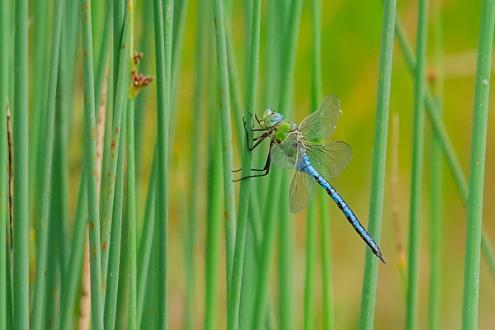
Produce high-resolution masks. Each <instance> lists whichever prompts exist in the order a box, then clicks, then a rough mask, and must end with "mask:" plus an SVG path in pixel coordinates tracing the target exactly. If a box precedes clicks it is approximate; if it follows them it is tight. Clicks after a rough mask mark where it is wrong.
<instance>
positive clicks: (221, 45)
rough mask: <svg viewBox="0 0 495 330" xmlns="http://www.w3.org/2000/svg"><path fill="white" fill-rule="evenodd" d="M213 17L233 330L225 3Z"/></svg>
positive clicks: (229, 314) (232, 205) (229, 313)
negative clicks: (218, 83) (217, 70)
mask: <svg viewBox="0 0 495 330" xmlns="http://www.w3.org/2000/svg"><path fill="white" fill-rule="evenodd" d="M213 15H214V22H215V40H216V50H217V65H218V68H219V82H220V95H221V100H220V103H221V116H220V118H219V119H220V123H221V132H222V151H223V152H222V159H223V174H224V175H223V186H224V187H223V189H224V215H225V219H224V222H225V245H226V258H227V297H228V298H229V299H228V301H227V305H228V309H227V328H229V329H232V326H233V325H234V321H235V320H234V319H235V318H236V317H235V315H233V314H232V313H233V312H235V311H236V310H237V306H232V302H231V301H230V298H232V297H233V296H232V294H231V290H232V283H231V282H232V279H233V277H232V270H233V267H232V265H233V258H234V240H235V225H236V216H235V195H234V194H235V191H234V185H233V182H232V164H233V160H232V159H233V152H232V128H231V125H230V123H231V119H230V117H231V108H230V89H229V76H228V70H229V69H228V58H227V45H226V32H225V17H224V7H223V1H222V0H215V1H214V3H213Z"/></svg>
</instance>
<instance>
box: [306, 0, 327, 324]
mask: <svg viewBox="0 0 495 330" xmlns="http://www.w3.org/2000/svg"><path fill="white" fill-rule="evenodd" d="M320 12H321V2H320V0H313V1H311V15H312V18H313V19H312V25H311V28H312V38H313V48H312V52H311V55H312V62H311V87H312V88H311V111H314V110H315V109H317V107H318V104H319V102H320V100H321V94H322V92H321V89H322V87H321V14H320ZM317 201H318V202H319V201H320V199H319V198H318V199H317ZM318 206H319V205H318V204H317V203H312V204H310V205H309V207H308V213H307V217H306V274H305V284H304V329H306V330H310V329H314V312H313V310H314V303H313V302H314V295H313V294H314V267H315V258H316V241H317V236H316V223H317V209H318ZM325 280H327V279H325Z"/></svg>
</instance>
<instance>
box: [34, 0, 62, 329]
mask: <svg viewBox="0 0 495 330" xmlns="http://www.w3.org/2000/svg"><path fill="white" fill-rule="evenodd" d="M64 4H65V0H58V1H57V2H56V9H55V10H56V12H55V24H54V28H53V44H52V57H51V61H50V62H51V63H50V70H49V76H48V96H47V106H46V110H45V111H46V118H45V123H46V126H45V127H44V129H43V130H44V133H45V136H44V139H43V140H44V148H45V149H44V150H43V152H42V154H40V160H41V161H42V164H41V168H42V169H43V175H42V178H41V181H40V183H41V198H40V206H39V208H38V210H40V218H39V223H38V231H39V232H38V235H37V238H38V255H37V259H36V282H35V286H34V303H33V311H32V313H33V318H32V327H33V329H41V328H43V327H44V315H43V313H44V311H43V308H44V305H45V301H46V299H45V295H46V283H47V275H46V274H47V268H48V236H49V232H50V231H49V228H50V217H49V215H50V199H51V196H50V193H51V186H52V169H53V167H52V166H53V147H54V136H55V105H56V97H57V80H58V69H59V57H60V41H61V35H62V17H63V16H62V14H63V10H64ZM40 151H41V150H40Z"/></svg>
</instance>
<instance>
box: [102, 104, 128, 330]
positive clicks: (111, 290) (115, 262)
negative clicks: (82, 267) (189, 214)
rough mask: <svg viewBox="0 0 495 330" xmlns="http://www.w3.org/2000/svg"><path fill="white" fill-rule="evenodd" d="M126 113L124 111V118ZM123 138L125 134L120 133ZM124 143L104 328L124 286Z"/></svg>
mask: <svg viewBox="0 0 495 330" xmlns="http://www.w3.org/2000/svg"><path fill="white" fill-rule="evenodd" d="M126 115H127V113H126V112H124V114H123V117H124V118H123V119H124V120H125V117H126ZM126 131H127V126H124V127H123V130H122V132H121V134H125V133H126ZM122 138H123V139H125V135H122ZM125 150H126V148H125V145H124V143H121V144H120V146H119V151H118V154H117V157H118V160H117V176H116V182H115V201H114V203H113V206H114V209H113V212H112V226H111V235H110V250H109V258H108V272H107V287H106V293H105V300H104V303H105V305H104V308H105V309H104V313H103V316H104V324H105V329H114V328H115V323H116V315H117V299H118V292H119V287H121V286H124V285H125V282H124V281H123V280H122V278H121V273H122V270H121V264H120V262H121V255H122V253H121V250H122V233H123V230H122V226H123V225H122V221H123V217H122V213H123V203H124V176H125V174H124V166H125V160H124V159H125Z"/></svg>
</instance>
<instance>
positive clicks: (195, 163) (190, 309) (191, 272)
mask: <svg viewBox="0 0 495 330" xmlns="http://www.w3.org/2000/svg"><path fill="white" fill-rule="evenodd" d="M206 5H207V4H206V1H201V3H200V4H199V6H198V10H197V14H196V17H197V18H198V25H197V29H196V49H195V53H196V56H195V59H196V60H195V62H194V63H195V70H194V72H195V80H194V96H193V116H192V118H194V120H193V123H192V124H193V127H192V132H193V141H192V143H191V154H190V155H191V163H190V168H189V173H190V177H189V188H188V191H189V199H188V204H189V208H190V211H189V214H188V217H187V225H186V227H187V231H186V236H185V237H186V239H187V245H186V258H185V269H186V283H187V285H186V295H185V302H184V305H185V312H184V324H185V326H184V327H185V329H187V330H192V329H193V328H194V319H195V316H194V301H195V291H196V270H195V263H194V260H195V258H194V247H195V245H196V241H197V229H196V227H197V225H198V216H199V214H200V212H199V211H200V210H199V208H200V205H199V202H200V200H201V196H200V193H201V189H200V187H199V185H198V182H199V181H200V178H201V173H200V170H201V168H200V159H201V149H200V144H201V139H203V138H204V136H203V128H204V125H203V120H204V118H205V116H203V112H204V108H203V106H202V99H201V96H202V94H203V90H204V81H203V80H204V75H205V72H204V71H205V68H204V62H205V61H204V58H203V54H206V49H207V45H206V32H207V23H208V22H207V18H208V12H207V9H206Z"/></svg>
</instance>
